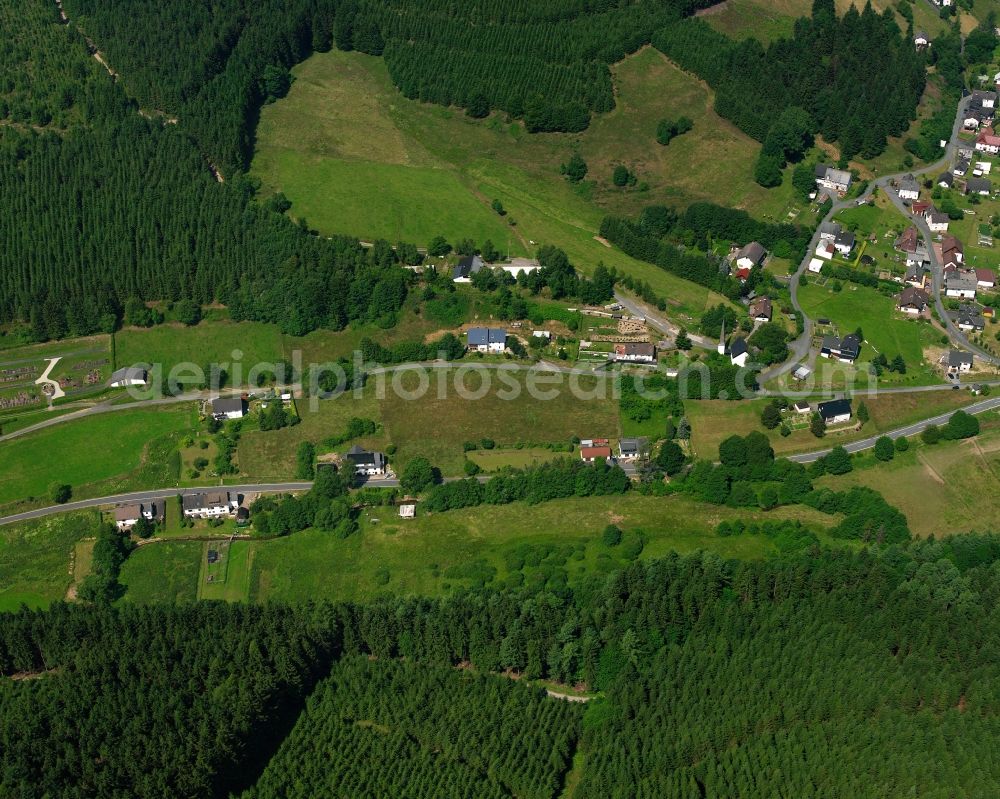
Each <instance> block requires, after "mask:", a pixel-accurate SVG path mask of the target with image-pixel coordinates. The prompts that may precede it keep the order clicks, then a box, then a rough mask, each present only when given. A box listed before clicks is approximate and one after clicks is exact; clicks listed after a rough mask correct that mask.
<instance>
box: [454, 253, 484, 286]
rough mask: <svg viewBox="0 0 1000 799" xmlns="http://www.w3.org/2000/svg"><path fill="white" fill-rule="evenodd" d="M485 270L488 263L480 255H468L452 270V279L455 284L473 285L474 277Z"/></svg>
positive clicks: (459, 260) (460, 259)
mask: <svg viewBox="0 0 1000 799" xmlns="http://www.w3.org/2000/svg"><path fill="white" fill-rule="evenodd" d="M485 268H486V262H485V261H484V260H483V259H482V258H480V257H479V256H478V255H466V256H464V257H462V258H459V259H458V263H457V264H456V265H455V268H454V269H452V270H451V279H452V280H453V281H454V282H455V283H471V282H472V276H473V275H475V274H476V273H477V272H480V271H481V270H483V269H485Z"/></svg>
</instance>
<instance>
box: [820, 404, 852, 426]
mask: <svg viewBox="0 0 1000 799" xmlns="http://www.w3.org/2000/svg"><path fill="white" fill-rule="evenodd" d="M818 410H819V415H820V416H821V417H823V421H824V422H826V423H827V424H843V423H844V422H849V421H850V420H851V401H850V400H848V399H838V400H830V401H828V402H821V403H820V404H819V406H818Z"/></svg>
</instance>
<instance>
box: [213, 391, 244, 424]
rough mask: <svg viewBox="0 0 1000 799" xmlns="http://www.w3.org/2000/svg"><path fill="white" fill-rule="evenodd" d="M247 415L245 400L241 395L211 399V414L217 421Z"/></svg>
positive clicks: (240, 417)
mask: <svg viewBox="0 0 1000 799" xmlns="http://www.w3.org/2000/svg"><path fill="white" fill-rule="evenodd" d="M246 415H247V401H246V400H245V399H243V397H216V398H215V399H214V400H212V416H213V417H215V419H216V420H218V421H220V422H221V421H223V420H224V419H242V418H243V417H244V416H246Z"/></svg>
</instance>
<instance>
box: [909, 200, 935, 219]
mask: <svg viewBox="0 0 1000 799" xmlns="http://www.w3.org/2000/svg"><path fill="white" fill-rule="evenodd" d="M933 205H934V203H931V202H928V201H927V200H917V201H916V202H913V203H911V204H910V213H911V214H912V215H913V216H923V215H924V214H926V213H927V212H928V211H929V210H930V209H931V208H932V207H933Z"/></svg>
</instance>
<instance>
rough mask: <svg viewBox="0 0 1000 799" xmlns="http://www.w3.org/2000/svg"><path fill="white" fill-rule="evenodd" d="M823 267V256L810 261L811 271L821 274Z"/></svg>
mask: <svg viewBox="0 0 1000 799" xmlns="http://www.w3.org/2000/svg"><path fill="white" fill-rule="evenodd" d="M822 269H823V260H822V259H821V258H813V259H812V260H811V261H809V271H810V272H815V273H816V274H819V273H820V271H821V270H822Z"/></svg>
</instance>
